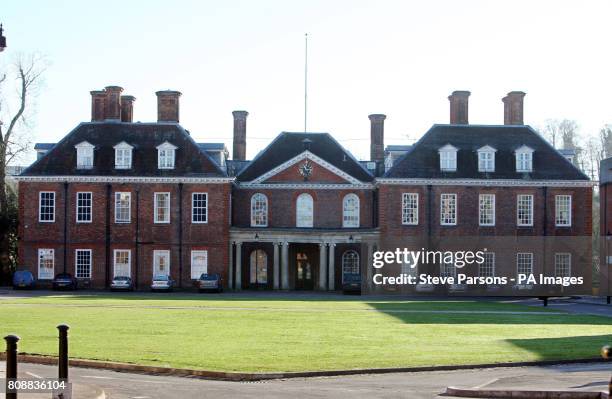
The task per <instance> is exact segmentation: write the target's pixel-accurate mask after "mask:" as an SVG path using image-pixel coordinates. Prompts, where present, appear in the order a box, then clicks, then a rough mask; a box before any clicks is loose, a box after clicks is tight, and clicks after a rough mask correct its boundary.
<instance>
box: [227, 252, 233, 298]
mask: <svg viewBox="0 0 612 399" xmlns="http://www.w3.org/2000/svg"><path fill="white" fill-rule="evenodd" d="M228 265H229V266H228V268H227V288H228V289H230V290H231V289H232V287H233V285H234V243H233V242H230V245H229V262H228Z"/></svg>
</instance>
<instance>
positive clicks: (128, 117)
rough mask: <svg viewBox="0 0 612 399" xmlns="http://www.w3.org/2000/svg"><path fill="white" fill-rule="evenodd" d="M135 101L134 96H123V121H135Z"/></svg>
mask: <svg viewBox="0 0 612 399" xmlns="http://www.w3.org/2000/svg"><path fill="white" fill-rule="evenodd" d="M134 101H136V97H134V96H121V122H129V123H132V122H133V119H134Z"/></svg>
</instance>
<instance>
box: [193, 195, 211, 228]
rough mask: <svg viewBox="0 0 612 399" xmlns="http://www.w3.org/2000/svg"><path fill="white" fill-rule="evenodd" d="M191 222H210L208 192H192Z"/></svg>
mask: <svg viewBox="0 0 612 399" xmlns="http://www.w3.org/2000/svg"><path fill="white" fill-rule="evenodd" d="M191 222H192V223H206V222H208V194H207V193H192V194H191Z"/></svg>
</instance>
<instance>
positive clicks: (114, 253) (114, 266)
mask: <svg viewBox="0 0 612 399" xmlns="http://www.w3.org/2000/svg"><path fill="white" fill-rule="evenodd" d="M118 252H127V253H128V263H127V264H128V275H127V277H130V278H131V277H132V250H131V249H122V248H119V249H115V250H113V278H115V277H117V253H118Z"/></svg>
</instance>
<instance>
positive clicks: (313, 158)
mask: <svg viewBox="0 0 612 399" xmlns="http://www.w3.org/2000/svg"><path fill="white" fill-rule="evenodd" d="M304 159H310V160H311V161H313V162H315V163H316V164H318V165H319V166H322V167H324V168H325V169H327V170H329V171H330V172H332V173H334V174H336V175H338V176H339V177H341V178H343V179H345V180H347V181H348V182H350V183H353V184H363V183H362V182H361V181H360V180H358V179H356V178H354V177H353V176H351V175H349V174H348V173H346V172H344V171H342V170H340V169H338V168H336V167H335V166H334V165H332V164H330V163H329V162H327V161H325V160H323V159H322V158H319V157H318V156H316V155H315V154H313V153H312V152H310V151H308V150H305V151H304V152H302V153H301V154H299V155H296V156H295V157H293V158H291V159H290V160H288V161H286V162H284V163H282V164H280V165H278V166H276V167H275V168H273V169H270V170H269V171H267V172H266V173H264V174H263V175H261V176H259V177H258V178H256V179H254V180H252V181H250V182H247V184H256V183H262V182H264V181H266V180H268V179H269V178H271V177H272V176H275V175H277V174H279V173H280V172H282V171H283V170H285V169H287V168H290V167H291V166H293V165H295V164H297V163H298V162H300V161H303V160H304Z"/></svg>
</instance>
